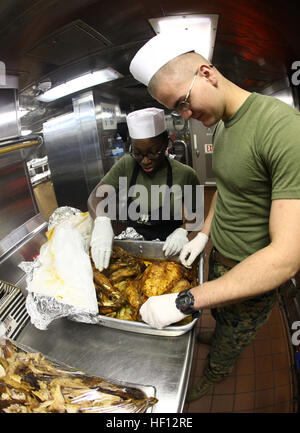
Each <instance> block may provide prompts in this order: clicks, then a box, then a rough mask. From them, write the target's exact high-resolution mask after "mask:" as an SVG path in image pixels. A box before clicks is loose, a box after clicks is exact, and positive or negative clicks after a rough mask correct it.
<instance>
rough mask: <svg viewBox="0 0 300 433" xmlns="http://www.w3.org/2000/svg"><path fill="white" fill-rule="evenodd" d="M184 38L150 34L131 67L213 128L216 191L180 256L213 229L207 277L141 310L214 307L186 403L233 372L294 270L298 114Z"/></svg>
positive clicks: (163, 96) (191, 256) (297, 258)
mask: <svg viewBox="0 0 300 433" xmlns="http://www.w3.org/2000/svg"><path fill="white" fill-rule="evenodd" d="M189 34H190V33H189V32H188V31H187V32H183V33H177V34H171V35H164V34H160V35H158V36H155V37H154V38H152V39H151V40H150V41H148V42H147V43H146V44H145V45H144V46H143V47H142V48H141V49H140V50H139V51H138V52H137V54H136V55H135V57H134V58H133V60H132V62H131V64H130V72H131V73H132V75H133V76H134V77H135V78H136V79H137V80H138V81H140V82H142V83H143V84H145V85H146V86H148V91H149V93H150V94H151V95H152V96H153V97H154V98H155V99H157V100H158V101H159V102H160V103H161V104H163V105H165V106H166V107H167V108H168V109H170V110H177V111H178V112H179V113H180V114H181V116H182V117H183V118H184V119H185V120H188V119H190V118H191V117H192V118H194V119H196V120H200V121H201V122H202V123H203V124H204V125H205V126H207V127H210V126H213V125H215V124H217V126H216V129H215V132H214V141H213V146H214V153H213V170H214V174H215V176H216V184H217V192H216V194H215V196H214V198H213V200H212V204H211V208H210V211H209V213H208V216H207V218H206V220H205V222H204V225H203V227H202V230H201V232H200V233H199V234H198V235H197V236H196V237H195V238H194V239H193V240H192V241H190V242H189V243H187V244H186V245H185V246H184V247H183V249H182V251H181V254H180V259H181V261H182V263H183V264H187V265H190V264H191V263H192V262H193V261H194V260H195V258H196V257H197V255H198V254H199V253H200V252H201V251H202V250H203V249H204V247H205V245H206V242H207V240H208V236H209V235H210V237H211V239H212V242H213V246H214V248H213V250H212V254H211V257H210V277H209V281H206V282H204V283H203V284H201V285H199V286H198V287H194V288H192V289H190V290H187V291H184V292H182V293H180V294H178V295H176V294H170V295H169V294H168V295H162V296H154V297H151V298H149V299H148V300H147V302H145V303H144V304H143V305H142V307H141V309H140V313H141V316H142V318H143V320H144V321H145V322H147V323H148V324H150V325H151V326H153V327H156V328H163V327H165V326H168V325H169V324H171V323H175V322H178V321H179V320H181V319H182V318H183V317H185V315H186V314H192V313H193V312H194V311H197V310H201V309H205V308H211V309H212V310H211V311H212V314H213V316H214V318H215V319H216V327H215V331H214V333H213V334H212V336H211V338H210V339H209V342H210V344H211V350H210V353H209V355H208V358H207V363H206V366H205V368H204V372H203V377H202V378H201V379H200V380H199V381H198V383H197V384H196V385H195V386H194V388H193V389H192V390H191V391H190V393H189V396H188V399H189V401H192V400H195V399H198V398H200V397H202V396H203V395H204V394H206V393H207V392H208V391H209V390H210V389H211V388H212V386H213V385H214V384H215V383H217V382H219V381H220V380H222V379H224V378H225V377H227V376H228V375H229V374H230V373H231V371H232V368H233V367H234V364H235V362H236V360H237V358H238V356H239V355H240V353H241V351H242V350H243V349H244V348H245V347H246V346H247V345H249V344H250V343H251V342H252V341H253V339H254V338H255V336H256V334H257V332H258V329H259V328H260V327H261V326H262V325H263V324H264V323H265V322H266V321H267V319H268V318H269V316H270V314H271V311H272V308H273V306H274V304H275V303H276V300H277V288H278V287H279V286H280V285H282V284H283V283H285V282H286V281H288V280H289V279H290V278H292V277H293V276H295V274H296V273H297V272H298V271H299V269H300V224H299V214H300V200H299V199H300V170H299V167H300V138H299V137H300V122H299V120H300V114H299V112H298V111H297V110H295V109H294V108H292V107H290V106H288V105H287V104H285V103H283V102H281V101H279V100H277V99H275V98H272V97H268V96H264V95H259V94H257V93H250V92H248V91H246V90H244V89H242V88H240V87H238V86H237V85H235V84H234V83H232V82H230V81H229V80H227V79H226V78H225V77H224V76H223V75H222V74H221V73H220V72H219V71H218V70H217V69H216V68H215V67H214V66H213V65H211V64H210V63H209V61H208V60H207V59H205V58H204V57H203V56H202V55H201V54H200V53H199V49H198V47H197V38H195V37H193V38H189ZM198 337H199V336H198ZM199 341H200V342H204V338H203V336H201V335H200V338H199Z"/></svg>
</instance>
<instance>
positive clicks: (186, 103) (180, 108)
mask: <svg viewBox="0 0 300 433" xmlns="http://www.w3.org/2000/svg"><path fill="white" fill-rule="evenodd" d="M198 72H199V70H198V69H197V71H196V72H195V75H194V78H193V80H192V82H191V85H190V87H189V90H188V92H187V94H186V97H185V98H184V100H183V101H181V102H179V104H178V105H177V108H176V111H179V113H180V112H182V111H187V110H189V109H190V103H189V98H190V95H191V91H192V88H193V85H194V83H195V80H196V78H197V75H198Z"/></svg>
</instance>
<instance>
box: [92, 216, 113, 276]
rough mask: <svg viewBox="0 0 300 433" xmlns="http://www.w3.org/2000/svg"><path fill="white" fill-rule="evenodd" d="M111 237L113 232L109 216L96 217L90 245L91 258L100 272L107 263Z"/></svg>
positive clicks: (111, 242)
mask: <svg viewBox="0 0 300 433" xmlns="http://www.w3.org/2000/svg"><path fill="white" fill-rule="evenodd" d="M113 239H114V232H113V229H112V225H111V221H110V218H108V217H105V216H103V217H97V218H96V219H95V221H94V228H93V232H92V237H91V243H90V246H91V253H92V259H93V261H94V263H95V266H96V268H97V269H99V271H100V272H101V271H103V269H105V268H107V267H108V265H109V260H110V256H111V252H112V244H113Z"/></svg>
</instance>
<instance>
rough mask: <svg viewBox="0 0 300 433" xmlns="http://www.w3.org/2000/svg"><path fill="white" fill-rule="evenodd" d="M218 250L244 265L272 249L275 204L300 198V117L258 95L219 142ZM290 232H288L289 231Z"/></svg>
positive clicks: (226, 125)
mask: <svg viewBox="0 0 300 433" xmlns="http://www.w3.org/2000/svg"><path fill="white" fill-rule="evenodd" d="M213 170H214V173H215V176H216V179H217V189H218V199H217V201H216V205H215V214H214V218H213V222H212V227H211V237H212V240H213V243H214V245H215V247H216V248H217V249H218V250H219V251H220V252H221V253H222V254H224V255H225V256H226V257H230V258H232V259H235V260H243V259H245V258H246V257H247V256H249V255H250V254H253V253H254V252H256V251H258V250H259V249H261V248H264V247H265V246H267V245H268V244H269V243H270V238H269V214H270V207H271V202H272V200H276V199H295V198H300V113H299V112H298V111H297V110H295V109H293V108H292V107H290V106H289V105H287V104H285V103H283V102H281V101H279V100H277V99H275V98H273V97H270V96H263V95H259V94H257V93H252V94H251V95H250V96H249V97H248V98H247V100H246V101H245V103H244V104H243V105H242V106H241V107H240V109H239V110H238V111H237V112H236V113H235V114H234V115H233V116H232V117H231V118H230V119H229V120H228V121H226V122H223V121H221V122H219V124H218V125H217V128H216V132H215V137H214V153H213ZM287 229H288V227H287Z"/></svg>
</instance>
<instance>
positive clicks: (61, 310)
mask: <svg viewBox="0 0 300 433" xmlns="http://www.w3.org/2000/svg"><path fill="white" fill-rule="evenodd" d="M39 266H40V262H39V258H38V257H37V258H36V259H35V260H34V261H33V262H22V263H20V264H19V267H20V268H21V269H22V270H23V271H24V272H25V273H26V283H27V285H28V284H29V282H30V281H31V279H32V278H33V272H34V270H35V269H36V268H38V267H39ZM25 305H26V310H27V313H28V314H29V316H30V321H31V323H32V324H33V325H34V326H35V327H36V328H37V329H41V330H46V329H48V327H49V325H50V323H51V322H53V321H54V320H57V319H62V318H63V317H68V318H69V319H71V320H75V321H76V322H84V323H89V324H97V323H98V317H97V316H95V315H93V314H91V313H87V312H85V311H82V310H79V309H78V308H75V307H73V306H72V305H68V304H63V303H62V302H58V301H57V300H56V299H55V298H51V297H50V296H41V295H38V294H36V293H33V292H28V295H27V297H26V303H25Z"/></svg>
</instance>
